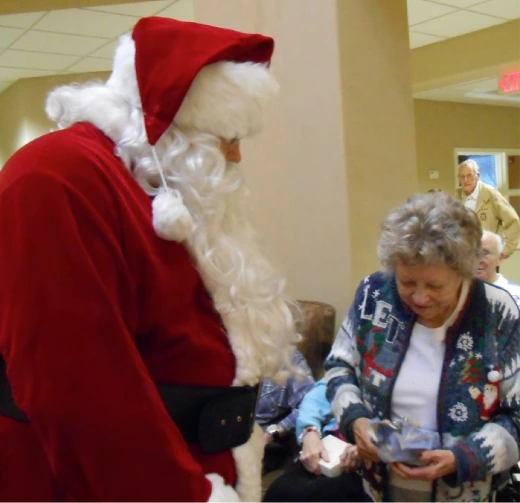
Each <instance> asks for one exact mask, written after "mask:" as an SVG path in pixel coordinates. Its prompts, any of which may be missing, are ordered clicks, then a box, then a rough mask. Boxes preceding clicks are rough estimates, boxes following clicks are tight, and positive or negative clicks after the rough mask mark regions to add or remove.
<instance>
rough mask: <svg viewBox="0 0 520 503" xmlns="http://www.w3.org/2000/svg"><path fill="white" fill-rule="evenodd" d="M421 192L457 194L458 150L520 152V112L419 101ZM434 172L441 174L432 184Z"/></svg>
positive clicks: (416, 115) (418, 160)
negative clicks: (485, 149) (455, 155)
mask: <svg viewBox="0 0 520 503" xmlns="http://www.w3.org/2000/svg"><path fill="white" fill-rule="evenodd" d="M414 103H415V106H414V108H415V130H416V139H417V171H418V175H419V190H421V191H426V190H429V189H432V188H438V189H442V190H445V191H447V192H450V193H451V192H453V191H454V190H455V158H454V149H455V148H488V149H498V150H499V149H513V148H516V149H518V148H520V109H519V108H510V107H494V106H489V105H470V104H465V103H449V102H440V101H428V100H415V102H414ZM430 170H437V171H439V176H440V177H439V179H438V180H429V179H428V172H429V171H430Z"/></svg>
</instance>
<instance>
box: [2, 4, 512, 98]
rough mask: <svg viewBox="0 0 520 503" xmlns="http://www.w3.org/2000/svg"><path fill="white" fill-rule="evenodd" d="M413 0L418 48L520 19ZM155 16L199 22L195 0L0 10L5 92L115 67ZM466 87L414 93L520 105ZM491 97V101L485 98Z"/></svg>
mask: <svg viewBox="0 0 520 503" xmlns="http://www.w3.org/2000/svg"><path fill="white" fill-rule="evenodd" d="M20 1H21V0H20ZM215 1H216V0H215ZM388 1H391V0H388ZM107 2H110V0H107ZM407 2H408V21H409V27H410V47H411V48H412V49H414V48H416V47H420V46H423V45H427V44H431V43H435V42H438V41H441V40H445V39H447V38H451V37H456V36H458V35H463V34H466V33H469V32H472V31H476V30H480V29H483V28H488V27H490V26H494V25H496V24H500V23H505V22H507V21H510V20H512V19H517V18H520V0H407ZM151 15H160V16H165V17H174V18H177V19H181V20H187V21H190V20H193V5H192V0H155V1H148V2H142V3H129V4H119V5H106V6H103V7H89V8H81V9H63V10H56V11H48V12H32V13H27V14H10V15H4V16H0V92H1V91H3V90H4V89H6V88H7V87H9V86H10V85H11V84H12V83H13V82H15V81H16V80H18V79H20V78H27V77H43V76H46V75H55V74H67V73H71V74H72V73H83V72H92V71H109V70H110V69H111V62H112V55H113V50H114V46H115V44H116V41H117V38H118V37H119V36H120V35H122V34H123V33H125V32H127V31H128V30H130V29H131V27H132V26H133V25H134V24H135V22H136V21H137V19H139V18H140V17H143V16H151ZM461 86H462V87H461ZM461 86H451V87H449V88H443V89H436V90H434V91H427V92H425V93H419V94H417V95H415V96H414V97H416V98H423V99H438V100H442V101H445V100H448V101H468V102H482V103H486V102H487V103H490V104H502V105H507V106H511V105H515V104H517V105H518V106H520V97H519V96H516V97H513V96H506V97H501V96H500V95H498V94H497V93H496V91H495V90H496V88H497V82H496V79H486V80H483V81H477V82H474V83H465V84H463V85H461ZM468 86H469V87H468ZM484 98H487V99H488V101H482V100H483V99H484Z"/></svg>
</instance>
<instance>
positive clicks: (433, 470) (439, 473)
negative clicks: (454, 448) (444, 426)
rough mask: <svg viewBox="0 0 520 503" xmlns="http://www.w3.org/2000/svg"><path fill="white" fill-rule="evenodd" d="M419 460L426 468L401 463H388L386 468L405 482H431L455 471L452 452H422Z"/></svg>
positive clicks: (440, 450)
mask: <svg viewBox="0 0 520 503" xmlns="http://www.w3.org/2000/svg"><path fill="white" fill-rule="evenodd" d="M419 460H420V461H425V462H427V463H428V465H426V466H414V467H411V466H408V465H405V464H403V463H390V464H389V465H388V466H390V468H391V469H392V470H393V471H394V472H395V473H397V475H399V477H401V478H403V479H405V480H426V481H428V482H431V481H432V480H437V479H438V478H440V477H444V475H448V474H449V473H453V472H454V471H456V470H457V461H456V460H455V455H454V454H453V452H451V451H448V450H444V449H437V450H435V451H423V452H422V453H421V454H419Z"/></svg>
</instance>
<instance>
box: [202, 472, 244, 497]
mask: <svg viewBox="0 0 520 503" xmlns="http://www.w3.org/2000/svg"><path fill="white" fill-rule="evenodd" d="M206 478H207V479H208V480H209V481H210V482H211V485H212V486H213V489H212V491H211V495H210V497H209V500H208V501H240V499H239V498H238V494H237V492H236V491H235V490H234V489H233V488H232V487H231V486H229V485H227V484H226V483H225V482H224V479H223V478H222V477H221V476H220V475H218V474H216V473H208V474H207V475H206Z"/></svg>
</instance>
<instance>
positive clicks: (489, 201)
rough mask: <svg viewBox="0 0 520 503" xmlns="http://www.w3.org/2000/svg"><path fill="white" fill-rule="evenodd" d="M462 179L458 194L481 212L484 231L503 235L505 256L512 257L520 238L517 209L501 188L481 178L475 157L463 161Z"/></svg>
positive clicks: (459, 197)
mask: <svg viewBox="0 0 520 503" xmlns="http://www.w3.org/2000/svg"><path fill="white" fill-rule="evenodd" d="M459 182H460V187H459V188H458V189H457V192H456V197H457V198H458V199H461V200H462V201H463V202H464V205H465V206H466V207H467V208H470V209H471V210H473V211H474V212H475V213H476V214H477V216H478V218H479V220H480V225H481V226H482V230H487V231H491V232H494V233H497V234H501V235H502V236H503V239H504V250H503V252H502V254H503V255H502V258H504V259H505V258H509V257H510V256H511V254H512V253H513V252H514V251H515V250H516V247H517V246H518V242H519V241H520V218H519V217H518V214H517V213H516V211H515V209H514V208H513V207H512V206H511V205H510V204H509V203H508V202H507V201H506V199H505V198H504V196H503V195H502V194H501V193H500V192H499V191H498V190H497V189H495V188H494V187H492V186H491V185H488V184H487V183H484V182H482V181H481V180H480V171H479V167H478V164H477V163H476V161H474V160H473V159H467V160H466V161H464V162H462V163H460V165H459Z"/></svg>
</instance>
